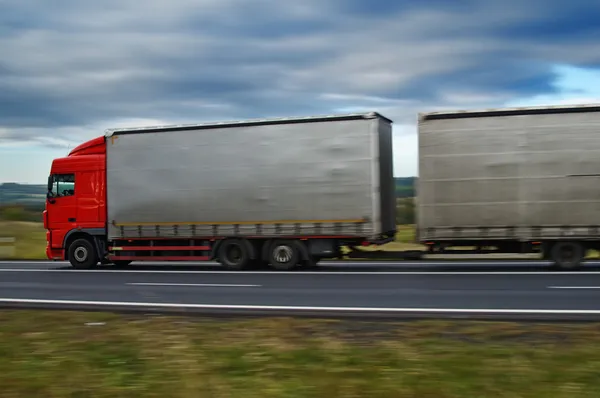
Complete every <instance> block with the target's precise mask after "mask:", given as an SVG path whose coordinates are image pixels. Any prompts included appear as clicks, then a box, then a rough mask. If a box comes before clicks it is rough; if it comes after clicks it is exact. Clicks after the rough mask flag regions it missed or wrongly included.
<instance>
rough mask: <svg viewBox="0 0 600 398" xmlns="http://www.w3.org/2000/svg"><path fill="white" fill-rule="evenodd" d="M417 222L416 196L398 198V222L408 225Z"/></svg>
mask: <svg viewBox="0 0 600 398" xmlns="http://www.w3.org/2000/svg"><path fill="white" fill-rule="evenodd" d="M414 223H415V198H400V199H397V200H396V224H398V225H406V224H414Z"/></svg>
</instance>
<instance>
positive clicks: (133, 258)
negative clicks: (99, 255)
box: [108, 256, 210, 261]
mask: <svg viewBox="0 0 600 398" xmlns="http://www.w3.org/2000/svg"><path fill="white" fill-rule="evenodd" d="M108 259H109V260H127V261H190V260H192V261H208V260H210V257H209V256H109V257H108Z"/></svg>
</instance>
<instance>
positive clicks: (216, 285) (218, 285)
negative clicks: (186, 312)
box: [126, 282, 262, 287]
mask: <svg viewBox="0 0 600 398" xmlns="http://www.w3.org/2000/svg"><path fill="white" fill-rule="evenodd" d="M126 285H132V286H182V287H262V285H237V284H227V283H149V282H148V283H146V282H131V283H126Z"/></svg>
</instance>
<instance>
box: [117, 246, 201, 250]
mask: <svg viewBox="0 0 600 398" xmlns="http://www.w3.org/2000/svg"><path fill="white" fill-rule="evenodd" d="M108 250H117V251H132V250H135V251H142V250H149V251H150V250H210V246H115V247H110V248H109V249H108Z"/></svg>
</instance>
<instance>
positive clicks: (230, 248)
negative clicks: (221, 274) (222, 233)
mask: <svg viewBox="0 0 600 398" xmlns="http://www.w3.org/2000/svg"><path fill="white" fill-rule="evenodd" d="M218 257H219V262H220V263H221V265H222V266H223V267H225V268H226V269H229V270H232V271H241V270H244V269H246V268H248V266H249V265H250V253H248V249H247V246H246V245H245V244H244V242H243V241H241V240H239V239H228V240H226V241H224V242H223V243H221V245H220V246H219V256H218Z"/></svg>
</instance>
